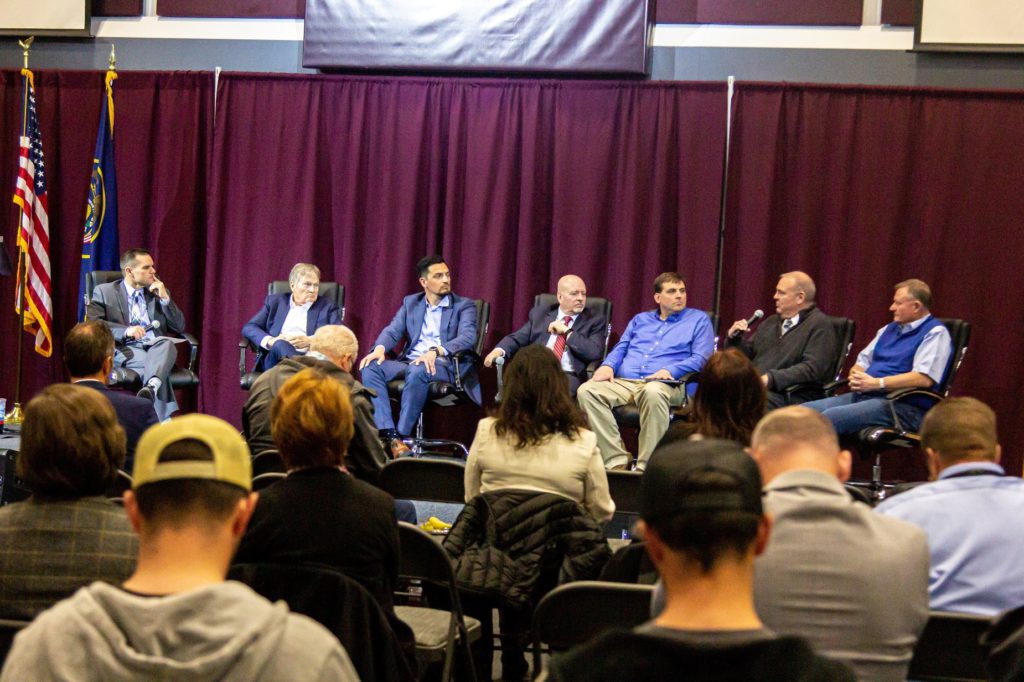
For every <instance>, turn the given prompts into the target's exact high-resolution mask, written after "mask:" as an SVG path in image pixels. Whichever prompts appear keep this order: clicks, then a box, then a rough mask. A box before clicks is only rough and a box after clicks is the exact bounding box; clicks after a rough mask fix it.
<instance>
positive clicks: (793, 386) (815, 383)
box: [782, 379, 846, 395]
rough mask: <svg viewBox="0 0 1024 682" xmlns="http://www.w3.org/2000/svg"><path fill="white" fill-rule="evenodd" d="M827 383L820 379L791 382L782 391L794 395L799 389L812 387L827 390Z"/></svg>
mask: <svg viewBox="0 0 1024 682" xmlns="http://www.w3.org/2000/svg"><path fill="white" fill-rule="evenodd" d="M843 381H846V379H843ZM826 385H827V384H822V383H821V382H820V381H798V382H797V383H795V384H790V385H789V386H786V387H785V388H784V389H782V392H783V393H785V394H786V395H793V394H794V393H796V392H797V391H806V390H809V389H812V388H817V389H819V390H825V386H826Z"/></svg>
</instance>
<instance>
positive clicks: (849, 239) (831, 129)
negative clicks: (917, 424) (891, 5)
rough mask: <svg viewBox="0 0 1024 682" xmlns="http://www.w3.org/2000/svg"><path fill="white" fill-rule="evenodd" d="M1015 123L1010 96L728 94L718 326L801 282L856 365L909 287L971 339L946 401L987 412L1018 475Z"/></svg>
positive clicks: (742, 89)
mask: <svg viewBox="0 0 1024 682" xmlns="http://www.w3.org/2000/svg"><path fill="white" fill-rule="evenodd" d="M1022 120H1024V94H1022V93H1019V92H1014V93H1000V92H965V91H956V92H952V91H937V90H925V89H904V88H869V87H842V86H813V85H786V84H771V85H768V84H752V83H741V84H738V86H737V92H736V99H735V118H734V121H735V123H734V128H733V134H734V136H733V140H732V153H731V156H730V159H731V160H730V174H729V186H728V207H727V221H728V226H727V233H726V244H727V246H726V249H725V255H726V259H725V270H724V282H723V305H722V307H723V311H724V312H725V313H726V318H727V319H736V318H738V317H741V316H745V315H747V314H749V312H750V311H751V310H753V309H754V308H757V307H763V308H766V309H767V308H768V307H769V306H770V305H771V298H770V295H771V292H772V290H773V287H774V284H775V281H776V277H777V276H778V274H779V273H781V272H784V271H786V270H792V269H803V270H806V271H807V272H809V273H810V274H811V275H812V277H814V279H815V281H816V282H817V284H818V299H819V301H820V303H821V306H822V308H823V309H824V310H825V311H826V312H828V313H830V314H833V315H844V316H846V317H850V318H853V319H854V320H856V321H857V339H856V341H855V344H854V353H856V352H857V350H859V349H860V348H862V347H863V346H864V345H865V344H866V343H867V342H868V341H869V340H870V339H871V337H872V335H873V334H874V332H875V331H876V330H877V329H878V328H879V327H880V326H882V325H883V324H885V323H886V322H888V321H889V320H891V315H890V313H888V312H887V309H888V306H889V303H890V301H891V300H892V287H893V285H894V284H895V283H896V282H898V281H900V280H902V279H905V278H909V277H919V278H921V279H923V280H925V281H926V282H928V283H929V284H930V285H931V286H932V290H933V292H934V295H935V305H934V308H933V310H934V313H935V314H936V315H937V316H939V317H960V318H965V319H967V320H969V321H970V322H971V323H972V324H973V337H972V340H971V344H970V352H969V354H968V355H967V358H966V361H965V362H964V365H963V368H962V370H961V373H960V375H959V376H958V378H957V381H956V385H955V386H954V393H956V394H960V395H973V396H976V397H978V398H980V399H982V400H984V401H986V402H987V403H989V404H990V405H992V407H993V408H994V409H995V410H996V411H997V413H998V414H999V418H1000V433H1001V438H1002V442H1003V443H1004V444H1005V445H1006V446H1007V447H1006V450H1004V457H1005V459H1006V463H1007V464H1008V465H1009V468H1010V470H1011V471H1012V472H1014V473H1019V472H1020V468H1021V453H1020V451H1019V448H1017V447H1015V444H1017V443H1020V442H1021V441H1022V440H1024V426H1022V424H1021V422H1020V415H1021V413H1022V408H1024V399H1022V397H1021V396H1022V395H1024V394H1022V392H1021V391H1020V386H1021V385H1022V384H1024V352H1022V351H1021V349H1022V348H1024V327H1022V326H1021V325H1020V323H1019V319H1020V312H1019V311H1020V310H1022V309H1024V289H1022V288H1021V287H1020V286H1018V285H1017V284H1016V283H1019V282H1020V269H1021V261H1020V259H1021V254H1024V231H1022V230H1021V229H1020V218H1021V216H1022V215H1024V192H1021V191H1020V179H1021V178H1022V177H1024V155H1022V154H1021V150H1022V149H1024V126H1021V125H1019V123H1020V121H1022ZM729 311H732V315H733V317H731V318H729V316H728V312H729ZM1013 320H1018V322H1013ZM725 324H727V323H724V324H723V326H724V325H725ZM851 363H852V360H851Z"/></svg>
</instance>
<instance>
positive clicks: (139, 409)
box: [78, 379, 160, 473]
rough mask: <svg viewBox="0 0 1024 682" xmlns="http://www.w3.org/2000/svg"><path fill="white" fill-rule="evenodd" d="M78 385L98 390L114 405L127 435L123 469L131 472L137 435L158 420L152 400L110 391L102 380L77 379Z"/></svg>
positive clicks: (137, 439)
mask: <svg viewBox="0 0 1024 682" xmlns="http://www.w3.org/2000/svg"><path fill="white" fill-rule="evenodd" d="M78 385H79V386H88V387H89V388H91V389H94V390H96V391H99V392H100V393H102V394H103V395H104V396H106V398H107V400H109V401H110V404H111V405H113V406H114V412H116V413H117V421H118V422H120V423H121V426H122V427H124V432H125V435H126V436H127V437H128V454H127V457H126V458H125V466H124V469H125V471H127V472H129V473H131V468H130V465H131V462H132V460H133V458H134V457H135V445H136V444H137V443H138V442H139V437H140V436H142V432H143V431H145V430H146V429H148V428H149V427H150V426H153V425H154V424H157V423H159V421H160V420H159V419H157V416H156V410H154V409H153V401H151V400H146V399H145V398H139V397H138V396H135V395H132V394H131V393H127V392H125V391H110V390H108V389H107V387H106V386H105V385H104V384H103V383H102V382H100V381H93V380H92V379H89V380H86V381H79V382H78Z"/></svg>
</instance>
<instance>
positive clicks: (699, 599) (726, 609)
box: [547, 440, 854, 681]
mask: <svg viewBox="0 0 1024 682" xmlns="http://www.w3.org/2000/svg"><path fill="white" fill-rule="evenodd" d="M640 516H641V522H640V525H641V529H642V531H643V532H644V534H645V538H646V545H647V551H648V553H649V554H650V557H651V560H652V561H653V562H654V564H655V565H656V566H657V567H658V571H659V572H660V573H661V577H662V581H663V584H664V589H665V595H666V603H665V609H664V610H663V611H662V612H661V614H660V615H659V616H658V617H657V618H656V619H655V620H653V621H651V622H649V623H646V624H644V625H641V626H640V627H638V628H636V629H635V630H633V631H632V632H614V633H607V634H605V635H603V636H602V637H599V638H598V639H597V640H595V641H593V642H591V643H589V644H587V645H585V646H583V647H579V648H578V649H576V650H573V651H570V652H568V653H567V654H565V655H563V656H556V657H555V658H554V659H552V661H551V664H550V667H549V670H548V673H547V679H549V680H573V681H576V680H609V681H611V680H623V679H686V680H738V679H750V680H807V681H810V680H823V681H824V680H853V679H854V676H853V673H852V672H851V671H850V670H849V669H848V668H846V667H845V666H844V665H842V664H840V663H835V662H833V661H829V660H827V659H825V658H822V657H820V656H818V655H816V654H815V653H813V652H812V651H811V649H810V647H809V646H808V645H807V643H806V642H804V641H803V640H802V639H799V638H795V637H779V636H777V635H775V634H774V633H773V632H771V631H770V630H768V629H767V628H765V627H764V625H762V623H761V621H760V619H759V618H758V617H757V613H756V612H755V611H754V589H753V583H754V558H755V557H756V556H757V555H758V554H760V553H761V552H762V551H764V549H765V547H766V546H767V544H768V536H769V535H770V533H771V525H772V524H771V519H770V518H769V517H768V516H766V515H765V514H764V512H763V508H762V504H761V474H760V472H759V470H758V467H757V465H756V464H755V462H754V460H753V459H752V458H751V457H750V455H748V454H747V453H746V452H745V451H744V450H743V449H742V448H741V447H740V446H739V445H737V444H735V443H732V442H729V441H723V440H700V441H677V442H675V443H671V444H669V445H665V446H662V447H660V448H658V449H657V450H656V451H655V452H654V454H653V455H652V456H651V459H650V462H649V463H648V466H647V469H646V471H645V472H644V477H643V481H642V482H641V491H640Z"/></svg>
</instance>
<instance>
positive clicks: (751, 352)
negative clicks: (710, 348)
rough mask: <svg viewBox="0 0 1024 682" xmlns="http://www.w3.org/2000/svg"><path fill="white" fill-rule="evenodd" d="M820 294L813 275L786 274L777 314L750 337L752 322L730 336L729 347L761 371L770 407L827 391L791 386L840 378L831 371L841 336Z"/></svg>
mask: <svg viewBox="0 0 1024 682" xmlns="http://www.w3.org/2000/svg"><path fill="white" fill-rule="evenodd" d="M815 293H816V288H815V286H814V280H812V279H811V278H810V276H809V275H808V274H807V273H805V272H800V271H799V270H796V271H793V272H786V273H783V274H782V275H780V276H779V283H778V284H777V285H776V286H775V296H774V298H775V310H776V312H777V314H776V315H772V316H770V317H769V318H768V319H766V320H765V321H764V322H762V323H761V326H760V327H758V329H757V331H756V332H754V334H753V336H751V338H750V340H749V341H746V340H744V339H743V333H744V332H746V331H747V329H748V328H749V325H748V324H747V321H746V320H737V321H736V322H734V323H733V325H732V326H731V327H729V332H728V334H726V345H728V346H733V347H737V348H739V349H740V350H742V351H743V352H744V353H746V355H747V357H749V358H750V359H751V360H753V362H754V366H755V367H757V370H758V371H759V372H760V373H761V381H762V382H763V383H764V385H765V388H766V389H767V390H768V407H769V409H775V408H779V407H782V406H784V405H788V404H793V405H795V404H798V403H803V402H806V401H808V400H814V399H816V398H820V397H821V389H820V388H815V387H809V388H805V389H802V390H799V391H794V393H793V394H792V395H791V396H790V395H787V394H786V393H785V390H786V389H787V388H789V387H790V386H793V385H795V384H803V383H812V384H818V385H824V384H826V383H828V382H829V381H832V380H833V379H835V377H834V376H832V375H831V372H832V367H833V365H834V364H835V361H836V353H837V352H838V350H839V343H840V340H839V339H837V338H836V333H835V329H834V328H833V327H832V323H831V322H830V321H829V319H828V316H827V315H825V313H823V312H821V311H820V310H818V308H817V306H816V305H815V304H814V296H815Z"/></svg>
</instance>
